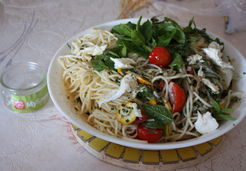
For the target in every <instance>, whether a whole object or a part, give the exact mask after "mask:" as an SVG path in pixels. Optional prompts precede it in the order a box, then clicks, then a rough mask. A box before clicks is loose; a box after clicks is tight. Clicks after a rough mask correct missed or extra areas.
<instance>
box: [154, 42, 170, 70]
mask: <svg viewBox="0 0 246 171" xmlns="http://www.w3.org/2000/svg"><path fill="white" fill-rule="evenodd" d="M171 61H172V58H171V55H170V53H169V51H168V50H167V49H166V48H164V47H160V46H158V47H156V48H154V49H153V50H152V52H151V53H150V54H149V63H151V64H155V65H158V66H168V65H169V64H170V63H171Z"/></svg>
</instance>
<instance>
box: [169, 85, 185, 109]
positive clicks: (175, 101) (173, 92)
mask: <svg viewBox="0 0 246 171" xmlns="http://www.w3.org/2000/svg"><path fill="white" fill-rule="evenodd" d="M169 98H170V101H171V103H172V110H173V112H181V111H182V109H183V107H184V105H185V102H186V95H185V91H184V89H183V88H182V87H180V86H179V85H178V84H177V83H174V82H170V83H169Z"/></svg>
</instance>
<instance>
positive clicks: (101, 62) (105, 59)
mask: <svg viewBox="0 0 246 171" xmlns="http://www.w3.org/2000/svg"><path fill="white" fill-rule="evenodd" d="M91 64H92V67H93V69H94V70H96V71H99V72H100V71H102V70H104V69H108V70H114V62H113V61H111V59H110V57H109V56H107V55H97V56H95V58H94V59H92V60H91Z"/></svg>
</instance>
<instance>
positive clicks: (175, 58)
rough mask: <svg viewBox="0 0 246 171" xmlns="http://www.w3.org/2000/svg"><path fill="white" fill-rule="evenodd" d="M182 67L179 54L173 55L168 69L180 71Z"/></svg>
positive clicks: (182, 63)
mask: <svg viewBox="0 0 246 171" xmlns="http://www.w3.org/2000/svg"><path fill="white" fill-rule="evenodd" d="M183 65H184V61H183V58H182V57H181V55H180V54H179V53H175V54H174V55H173V61H172V63H171V64H170V65H169V66H170V67H177V68H178V69H182V67H183Z"/></svg>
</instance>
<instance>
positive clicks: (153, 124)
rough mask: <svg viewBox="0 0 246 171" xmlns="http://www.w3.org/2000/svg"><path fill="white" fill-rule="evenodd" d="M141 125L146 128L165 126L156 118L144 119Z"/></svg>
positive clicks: (162, 127) (161, 127)
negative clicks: (151, 119) (152, 119)
mask: <svg viewBox="0 0 246 171" xmlns="http://www.w3.org/2000/svg"><path fill="white" fill-rule="evenodd" d="M142 125H143V126H145V127H147V128H152V129H164V128H165V125H164V124H163V123H162V122H160V121H158V120H155V121H146V122H144V123H143V124H142Z"/></svg>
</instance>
